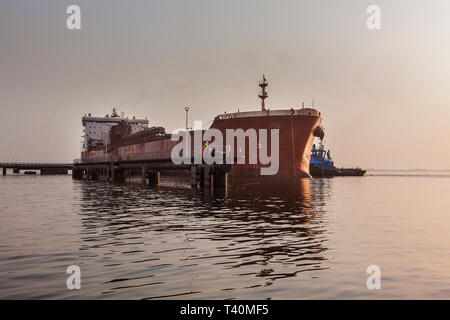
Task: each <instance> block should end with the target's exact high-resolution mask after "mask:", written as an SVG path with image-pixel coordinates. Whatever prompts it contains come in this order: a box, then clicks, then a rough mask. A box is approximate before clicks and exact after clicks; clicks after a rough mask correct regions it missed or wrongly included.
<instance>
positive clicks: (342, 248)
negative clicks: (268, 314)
mask: <svg viewBox="0 0 450 320" xmlns="http://www.w3.org/2000/svg"><path fill="white" fill-rule="evenodd" d="M164 180H165V181H164ZM163 183H164V185H163V186H161V187H160V188H159V189H154V188H150V187H143V186H140V185H139V184H127V185H111V184H108V183H105V182H101V181H97V182H89V181H73V180H72V179H71V177H70V176H53V177H52V176H6V177H0V195H1V198H0V199H1V200H0V298H3V299H5V298H7V299H15V298H38V299H55V298H75V299H79V298H88V299H111V298H120V299H122V298H123V299H161V298H171V299H172V298H175V299H206V298H209V299H266V298H271V299H282V298H283V299H305V298H318V299H336V298H344V299H360V298H369V299H372V298H373V299H380V298H407V299H408V298H444V299H447V298H450V232H449V231H450V196H449V190H450V173H439V172H437V173H429V172H416V173H414V172H396V173H394V172H372V173H370V172H369V175H368V176H366V177H362V178H361V177H341V178H334V179H317V180H309V179H303V180H300V181H297V182H289V181H287V182H286V181H285V182H283V183H271V184H269V183H264V184H258V183H248V184H244V185H240V186H239V187H234V188H231V190H229V192H228V193H227V194H225V192H223V191H218V192H216V194H214V195H211V194H210V193H209V192H205V193H203V192H201V191H200V190H199V189H197V190H191V189H190V187H189V186H187V185H184V184H181V183H179V182H177V181H174V178H170V179H169V180H168V179H166V178H164V177H163ZM72 264H76V265H78V266H79V267H80V268H81V286H82V288H81V290H72V291H70V290H68V289H67V288H66V279H67V277H68V276H69V275H68V274H66V268H67V267H68V266H69V265H72ZM369 265H378V266H379V267H380V268H381V289H380V290H368V289H367V287H366V279H367V277H368V274H366V268H367V267H368V266H369Z"/></svg>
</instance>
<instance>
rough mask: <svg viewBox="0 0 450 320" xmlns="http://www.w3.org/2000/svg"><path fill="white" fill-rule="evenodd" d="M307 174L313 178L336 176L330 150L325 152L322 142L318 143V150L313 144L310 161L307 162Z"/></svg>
mask: <svg viewBox="0 0 450 320" xmlns="http://www.w3.org/2000/svg"><path fill="white" fill-rule="evenodd" d="M309 173H310V174H311V176H313V177H314V178H324V177H334V176H335V175H336V174H337V169H336V167H335V166H334V162H333V159H332V158H331V154H330V150H328V151H325V148H324V145H323V143H322V141H320V144H319V147H318V148H316V145H315V144H313V147H312V150H311V160H310V162H309Z"/></svg>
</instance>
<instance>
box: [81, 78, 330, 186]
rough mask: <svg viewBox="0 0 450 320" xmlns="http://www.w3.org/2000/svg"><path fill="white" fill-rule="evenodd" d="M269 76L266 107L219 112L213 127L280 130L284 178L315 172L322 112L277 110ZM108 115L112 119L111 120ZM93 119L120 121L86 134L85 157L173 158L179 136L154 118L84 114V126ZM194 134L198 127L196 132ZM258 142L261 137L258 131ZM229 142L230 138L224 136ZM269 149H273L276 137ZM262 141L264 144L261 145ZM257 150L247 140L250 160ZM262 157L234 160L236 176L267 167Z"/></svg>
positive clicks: (263, 85)
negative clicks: (271, 104) (96, 135)
mask: <svg viewBox="0 0 450 320" xmlns="http://www.w3.org/2000/svg"><path fill="white" fill-rule="evenodd" d="M267 85H268V83H267V80H266V78H265V77H264V76H263V80H262V81H261V82H260V83H259V86H260V88H261V92H260V94H259V95H258V96H259V98H260V99H261V109H260V110H258V111H247V112H240V111H238V112H234V113H224V114H220V115H218V116H216V117H215V119H214V121H213V123H212V124H211V127H210V128H211V129H218V130H219V131H220V132H222V134H223V136H224V137H225V136H226V130H227V129H232V130H236V129H242V130H243V131H247V130H249V129H255V130H256V132H259V131H258V130H259V129H266V130H267V131H268V132H269V133H270V132H272V131H273V130H274V129H277V130H276V132H277V133H278V135H279V167H278V170H277V172H276V176H278V177H311V175H310V173H309V164H310V157H311V148H312V144H313V140H314V137H319V138H320V139H322V138H323V136H324V132H323V129H322V127H321V126H320V124H321V121H322V113H321V112H320V111H318V110H316V109H314V108H305V107H303V106H302V107H301V108H298V109H295V108H290V109H284V110H276V109H274V110H271V109H270V108H267V107H266V104H265V99H266V98H267V97H268V93H267V91H266V88H267ZM105 119H106V120H105ZM87 120H89V121H90V122H89V124H90V126H91V127H92V126H94V127H96V126H97V122H96V121H97V120H98V122H99V123H104V122H105V121H106V123H108V125H110V124H111V120H113V121H114V123H115V125H113V126H111V127H110V128H108V129H107V130H105V129H104V128H102V129H100V130H101V139H92V138H91V137H90V136H89V135H87V134H86V131H87V129H86V127H85V142H84V149H83V152H82V160H83V161H94V160H100V159H107V160H108V161H114V160H142V159H158V158H163V157H166V158H167V157H170V155H171V152H172V148H173V147H174V146H175V145H176V144H178V141H173V140H172V139H171V137H172V135H171V134H168V133H166V132H165V129H164V128H162V127H150V128H149V127H148V120H147V119H145V120H143V119H135V118H133V119H128V118H126V117H123V116H122V117H118V115H117V114H116V111H114V114H113V117H110V116H107V117H105V118H96V117H94V118H89V119H85V118H83V125H84V126H86V123H88V122H87ZM190 134H191V135H193V134H194V132H193V131H191V132H190ZM257 141H258V142H260V141H261V139H260V137H259V136H258V137H257ZM224 143H226V141H224ZM268 144H269V145H268V146H267V150H271V149H270V140H269V141H268ZM259 145H260V144H259V143H258V146H259ZM250 152H251V150H250V149H249V148H248V145H246V150H245V159H249V158H250V154H249V153H250ZM267 166H268V165H267V164H263V163H261V161H260V159H259V158H258V159H257V162H256V163H253V164H251V163H247V162H246V163H241V164H237V163H234V164H233V165H232V176H233V177H234V178H239V177H249V176H259V175H260V168H262V167H267Z"/></svg>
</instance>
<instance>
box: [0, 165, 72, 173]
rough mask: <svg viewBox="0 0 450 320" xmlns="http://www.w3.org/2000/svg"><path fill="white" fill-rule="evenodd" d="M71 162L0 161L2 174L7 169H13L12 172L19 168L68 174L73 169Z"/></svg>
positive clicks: (19, 169) (17, 170)
mask: <svg viewBox="0 0 450 320" xmlns="http://www.w3.org/2000/svg"><path fill="white" fill-rule="evenodd" d="M73 166H74V165H73V163H39V162H36V163H32V162H0V168H2V172H3V175H6V172H7V171H6V170H7V169H13V172H14V173H19V172H20V171H21V170H39V171H40V172H41V174H43V175H44V174H68V171H69V170H72V169H73Z"/></svg>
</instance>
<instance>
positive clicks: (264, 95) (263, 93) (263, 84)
mask: <svg viewBox="0 0 450 320" xmlns="http://www.w3.org/2000/svg"><path fill="white" fill-rule="evenodd" d="M267 85H268V83H267V80H266V77H265V76H264V75H263V81H260V82H259V86H260V87H261V93H260V94H259V95H258V97H259V98H260V99H261V111H266V104H265V102H264V100H265V99H266V98H267V97H268V96H269V95H268V94H267V92H266V87H267Z"/></svg>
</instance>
